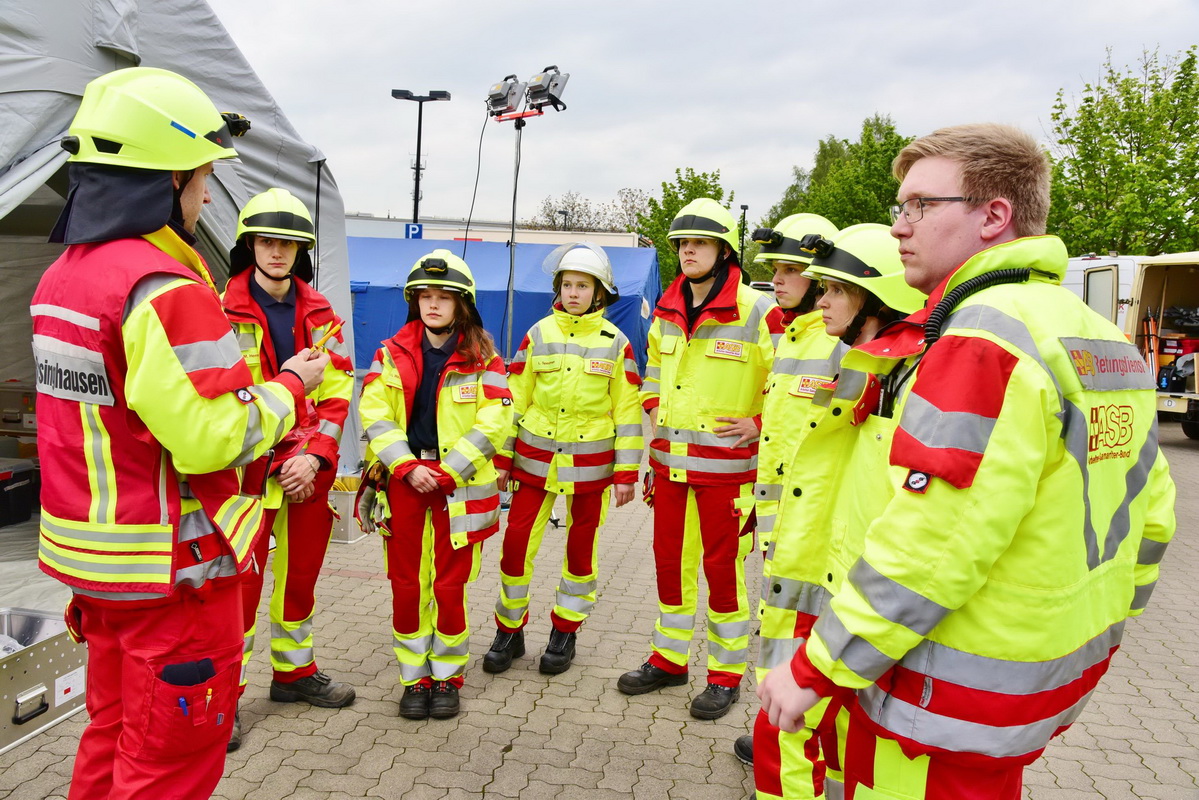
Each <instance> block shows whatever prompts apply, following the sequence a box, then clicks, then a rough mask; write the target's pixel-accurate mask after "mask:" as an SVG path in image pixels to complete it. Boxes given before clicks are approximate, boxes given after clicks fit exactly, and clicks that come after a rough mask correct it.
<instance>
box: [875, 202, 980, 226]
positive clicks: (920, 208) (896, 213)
mask: <svg viewBox="0 0 1199 800" xmlns="http://www.w3.org/2000/svg"><path fill="white" fill-rule="evenodd" d="M973 202H975V198H973V197H912V198H909V199H907V200H904V201H903V202H902V203H898V204H896V205H893V206H891V224H892V225H894V224H895V223H896V222H898V221H899V218H900V216H902V217H903V218H904V219H905V220H906V221H907V222H908V223H909V224H910V223H913V222H919V221H920V220H922V219H924V206H925V205H927V204H928V203H973Z"/></svg>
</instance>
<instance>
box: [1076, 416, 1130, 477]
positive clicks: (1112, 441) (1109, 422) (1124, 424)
mask: <svg viewBox="0 0 1199 800" xmlns="http://www.w3.org/2000/svg"><path fill="white" fill-rule="evenodd" d="M1132 432H1133V414H1132V406H1117V405H1109V406H1095V407H1094V408H1092V409H1091V419H1090V420H1089V423H1088V425H1087V450H1089V451H1090V452H1092V453H1095V452H1096V451H1098V450H1105V451H1106V452H1104V453H1099V454H1098V455H1093V456H1091V457H1090V458H1089V459H1087V461H1088V463H1091V464H1094V463H1095V462H1097V461H1104V460H1106V459H1109V458H1128V456H1130V455H1131V451H1130V450H1118V449H1116V448H1119V447H1123V446H1124V445H1126V444H1128V443H1129V442H1131V441H1132Z"/></svg>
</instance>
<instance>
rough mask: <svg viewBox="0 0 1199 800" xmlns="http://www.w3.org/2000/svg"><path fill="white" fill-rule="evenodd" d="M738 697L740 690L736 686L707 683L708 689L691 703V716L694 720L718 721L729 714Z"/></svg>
mask: <svg viewBox="0 0 1199 800" xmlns="http://www.w3.org/2000/svg"><path fill="white" fill-rule="evenodd" d="M740 696H741V689H740V688H739V687H737V686H720V685H719V684H715V683H709V684H708V688H706V689H704V690H703V691H702V692H701V693H700V694H698V695H696V696H695V699H694V700H692V701H691V716H693V717H695V718H696V719H720V718H721V717H723V716H724V715H725V714H727V713H729V709H730V708H732V707H733V703H735V702H737V698H738V697H740Z"/></svg>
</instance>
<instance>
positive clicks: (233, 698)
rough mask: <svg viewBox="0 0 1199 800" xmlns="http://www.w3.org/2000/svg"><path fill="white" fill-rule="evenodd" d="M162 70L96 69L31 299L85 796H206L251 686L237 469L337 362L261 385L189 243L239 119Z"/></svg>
mask: <svg viewBox="0 0 1199 800" xmlns="http://www.w3.org/2000/svg"><path fill="white" fill-rule="evenodd" d="M230 120H232V121H233V122H234V123H235V124H237V123H241V124H243V125H244V124H245V120H244V119H241V118H237V117H231V118H223V117H222V115H221V114H219V113H218V112H217V110H216V108H215V107H213V104H212V102H211V101H210V100H209V99H208V98H207V97H206V96H205V95H204V93H203V92H202V91H201V90H200V89H199V87H197V86H196V85H195V84H193V83H191V81H188V80H187V79H186V78H183V77H181V76H179V75H176V74H174V73H172V72H168V71H166V70H160V69H151V68H141V67H139V68H133V69H125V70H117V71H115V72H112V73H109V74H107V75H104V76H102V77H100V78H97V79H96V80H94V81H92V82H91V83H90V84H88V86H87V88H86V89H85V90H84V94H83V100H82V103H81V105H80V107H79V111H78V113H77V114H76V116H75V119H74V121H73V122H72V123H71V127H70V130H69V135H68V136H67V137H66V138H65V139H64V140H63V146H64V148H66V149H67V150H68V151H69V152H70V153H71V154H72V155H71V159H70V168H69V176H70V180H71V189H70V193H69V195H68V200H67V205H66V208H65V209H64V210H63V213H62V216H61V217H60V218H59V221H58V224H57V225H56V226H55V228H54V232H53V234H52V235H51V239H52V241H56V242H62V243H65V244H67V245H68V247H67V249H66V251H65V252H64V253H63V255H62V256H61V257H60V258H59V259H58V260H57V261H56V262H55V263H54V264H53V265H51V266H50V268H49V269H48V270H47V271H46V274H45V275H44V276H43V277H42V280H41V282H40V283H39V284H38V288H37V291H36V292H35V294H34V297H33V305H32V307H31V308H30V312H31V314H32V316H33V349H34V355H35V358H36V361H37V390H38V399H37V414H38V435H39V438H41V440H42V442H43V444H44V445H46V446H43V448H42V450H41V468H42V476H43V484H42V495H41V502H42V515H41V545H40V558H41V566H42V569H43V571H45V572H47V573H49V574H50V575H53V576H54V577H56V578H58V579H59V580H60V581H62V582H63V583H65V584H67V585H68V586H70V587H71V589H72V591H73V592H74V598H73V600H72V601H71V604H70V606H69V607H68V609H67V621H68V625H69V626H70V628H71V630H72V631H73V633H74V634H76V635H77V636H78V637H80V638H81V639H82V640H83V641H86V642H87V644H88V669H87V692H86V695H87V710H88V715H89V722H88V725H87V727H86V728H85V729H84V731H83V734H82V736H81V738H80V741H79V752H78V754H77V756H76V759H75V768H74V774H73V777H72V781H71V790H70V797H71V798H72V800H84V799H85V798H86V799H89V800H90V798H97V799H98V798H108V797H121V798H131V799H133V800H150V799H151V798H161V797H163V796H164V794H171V795H173V796H177V797H195V798H203V797H208V796H209V795H210V794H211V793H212V790H213V788H214V787H215V786H216V784H217V781H218V780H220V777H221V772H222V770H223V768H224V762H225V744H226V742H227V741H228V738H229V734H230V730H231V728H232V726H233V714H234V708H235V706H236V703H237V673H238V670H239V666H240V662H241V630H240V628H241V622H240V620H241V580H240V574H239V573H241V572H242V571H244V570H245V569H247V568H248V565H249V560H250V551H251V549H252V547H253V544H254V539H255V536H256V535H257V534H258V532H259V530H260V527H261V526H260V523H261V520H262V502H261V499H260V498H257V497H248V496H244V495H242V494H241V478H242V475H241V473H242V470H241V469H240V467H242V466H244V465H246V464H249V463H250V462H252V461H253V460H254V459H256V458H258V457H259V456H261V455H262V454H264V453H265V452H266V451H267V450H268V449H270V448H271V447H273V446H274V445H275V444H276V443H277V441H278V440H279V438H280V437H281V436H283V434H284V433H285V432H286V431H287V430H288V429H289V428H290V427H291V425H292V423H293V422H294V420H295V408H296V407H297V406H298V405H301V404H303V402H304V395H305V392H306V391H308V390H311V389H313V388H315V387H316V386H317V384H318V383H319V382H320V378H321V375H322V374H323V373H324V369H325V366H326V364H327V363H328V358H327V357H326V356H324V355H320V354H317V353H313V352H311V351H308V350H302V351H301V352H299V353H297V354H296V355H295V356H293V357H292V358H291V359H289V360H288V361H286V362H284V363H283V364H282V365H281V368H280V372H279V374H278V375H277V376H276V377H275V378H274V379H273V380H271V381H265V382H258V383H255V382H254V380H253V377H252V375H251V373H250V370H249V369H248V368H247V366H246V363H245V361H243V360H242V358H241V354H240V352H239V351H238V348H237V341H236V337H234V335H233V332H232V331H231V330H230V329H229V322H228V320H227V319H226V318H225V315H224V313H222V311H221V304H220V299H219V298H218V297H217V293H216V289H215V287H214V286H213V284H212V277H211V276H210V274H209V272H208V269H207V267H206V266H205V264H204V261H203V259H202V258H201V257H200V255H199V253H198V252H196V250H195V248H194V244H195V237H194V232H195V229H196V224H197V222H198V220H199V217H200V210H201V209H202V208H203V206H204V204H205V203H207V202H209V199H210V196H209V193H208V188H207V179H208V177H209V175H210V174H211V172H212V162H213V161H214V160H216V159H222V158H232V157H234V156H235V155H236V153H235V151H234V150H233V146H232V137H231V134H230V129H229V126H228V122H229V121H230Z"/></svg>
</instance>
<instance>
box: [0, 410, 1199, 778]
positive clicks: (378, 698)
mask: <svg viewBox="0 0 1199 800" xmlns="http://www.w3.org/2000/svg"><path fill="white" fill-rule="evenodd" d="M1163 442H1164V446H1165V448H1166V451H1167V456H1168V457H1169V459H1170V462H1171V465H1172V467H1173V472H1174V477H1175V480H1176V481H1177V482H1178V488H1179V498H1178V504H1177V510H1178V516H1179V520H1180V524H1179V533H1178V535H1177V537H1176V538H1175V541H1174V543H1173V544H1172V545H1171V547H1170V549H1169V552H1168V553H1167V556H1166V560H1165V562H1164V564H1163V566H1162V577H1161V581H1160V582H1159V585H1158V588H1157V591H1156V592H1155V594H1154V596H1153V602H1152V604H1151V605H1150V608H1149V610H1148V612H1147V613H1146V614H1145V615H1143V616H1142V617H1141V618H1140V619H1137V620H1133V621H1130V623H1129V626H1128V630H1127V633H1126V635H1125V639H1124V646H1123V648H1122V649H1121V651H1120V652H1119V653H1118V654H1117V656H1116V657H1115V659H1114V661H1113V664H1112V667H1111V670H1110V671H1109V673H1108V675H1107V676H1106V677H1105V678H1104V680H1103V681H1102V683H1101V684H1100V687H1099V689H1098V690H1097V691H1096V692H1095V695H1094V697H1093V698H1092V700H1091V702H1090V705H1089V706H1088V707H1087V709H1086V711H1085V712H1084V713H1083V715H1082V717H1081V719H1080V720H1079V721H1078V722H1077V723H1076V724H1075V725H1074V727H1073V728H1071V729H1070V730H1069V731H1068V732H1067V733H1066V734H1065V735H1064V736H1062V737H1060V738H1059V739H1057V740H1055V741H1054V742H1053V743H1052V744H1051V745H1050V747H1049V749H1048V750H1047V752H1046V755H1045V757H1044V758H1042V759H1040V760H1039V761H1037V762H1036V763H1035V764H1033V765H1032V766H1031V767H1030V768H1029V769H1028V770H1027V771H1026V773H1025V776H1026V787H1025V791H1024V797H1025V798H1026V799H1027V800H1074V799H1075V798H1078V800H1083V798H1097V797H1102V798H1107V800H1118V799H1120V798H1152V799H1153V800H1199V750H1197V748H1196V745H1195V743H1196V742H1199V716H1197V715H1199V618H1197V617H1196V615H1195V613H1194V610H1193V606H1194V601H1195V597H1196V595H1195V591H1194V588H1193V584H1192V583H1191V581H1193V580H1195V578H1194V576H1195V575H1197V574H1199V539H1197V538H1196V535H1195V533H1194V530H1195V522H1196V520H1199V442H1188V441H1187V440H1186V439H1185V438H1184V437H1183V435H1182V433H1181V431H1180V430H1179V427H1178V425H1177V424H1167V425H1163ZM499 549H500V548H499V538H498V537H497V538H493V539H491V540H489V541H488V542H487V543H486V544H485V545H484V566H483V569H482V571H481V574H480V577H479V580H478V581H477V582H476V583H475V584H474V585H473V586H472V587H471V598H470V613H471V625H472V631H473V634H472V637H471V647H472V650H473V657H472V659H471V664H470V668H469V672H468V674H467V680H466V686H465V687H464V689H463V690H462V707H463V713H462V714H461V715H460V716H459V717H457V718H456V719H453V720H447V721H437V720H426V721H419V722H414V721H411V720H405V719H402V718H400V717H399V716H398V707H397V704H398V701H399V697H400V693H401V690H400V688H399V686H398V674H399V670H398V668H397V666H396V662H395V657H394V655H393V653H392V651H391V633H390V591H389V588H388V584H387V581H386V579H385V576H384V574H383V571H382V552H381V547H380V545H379V542H378V540H377V539H374V538H373V537H372V538H367V539H363V540H361V541H359V542H357V543H356V544H352V545H343V544H334V545H332V546H331V549H330V554H329V558H328V559H327V563H326V565H325V569H324V571H323V575H322V579H321V582H320V584H319V585H318V593H319V596H320V605H319V610H318V613H317V618H316V631H317V648H318V649H317V652H318V658H319V662H320V664H321V666H322V668H323V669H324V670H325V671H327V672H329V673H330V674H332V675H334V676H335V677H336V678H337V679H339V680H345V681H348V682H350V683H351V684H353V685H354V686H355V687H357V690H358V700H357V702H355V704H354V705H353V706H351V707H350V708H346V709H341V710H328V709H320V708H313V707H311V706H307V705H302V704H293V705H285V704H278V703H273V702H271V701H270V700H269V699H268V687H269V681H270V669H269V664H268V663H267V658H266V652H265V647H266V644H267V643H266V642H265V637H260V643H259V648H258V652H257V653H256V654H255V659H254V662H253V664H252V666H251V678H250V687H249V689H248V691H247V693H246V697H245V700H244V702H243V705H242V709H243V711H242V719H243V722H244V724H245V725H246V726H247V730H246V732H245V735H244V743H243V745H242V748H241V750H239V751H238V752H236V753H234V754H232V755H230V756H229V759H228V762H227V764H226V769H225V777H224V778H223V780H222V781H221V783H220V785H219V786H218V787H217V792H216V795H215V796H216V797H218V798H222V799H223V800H240V799H241V798H253V799H254V800H274V799H275V798H284V797H286V798H291V800H343V799H344V798H371V797H384V798H400V797H404V798H413V800H417V799H418V798H420V799H423V798H428V800H433V799H434V798H475V797H488V798H517V797H519V798H534V799H535V798H557V797H559V796H563V795H565V796H572V795H578V796H585V797H587V798H589V800H606V799H607V798H628V797H634V798H645V799H646V800H650V799H651V798H686V799H687V800H693V799H694V800H702V799H703V798H713V800H715V799H716V798H740V797H746V796H751V795H752V790H753V784H752V778H751V777H750V775H749V774H748V771H747V769H746V768H745V767H743V766H742V765H741V763H740V762H739V761H737V760H736V758H734V757H733V755H732V751H731V746H732V742H733V739H734V738H736V737H737V736H738V735H740V734H742V733H745V732H746V731H748V730H749V725H750V722H751V720H752V718H753V715H754V714H755V713H756V711H757V700H756V698H755V697H754V696H753V683H752V680H751V681H749V682H748V683H747V685H746V687H745V688H743V690H742V699H741V702H740V703H738V704H737V705H736V706H735V707H734V710H733V711H732V712H731V713H730V714H728V716H726V717H725V718H724V719H721V720H717V721H714V722H711V721H708V722H701V721H698V720H694V719H692V718H691V716H690V715H689V714H688V710H687V709H688V702H689V698H690V696H691V695H692V694H694V693H696V692H698V691H700V690H702V689H703V674H704V670H703V663H704V661H703V658H704V656H705V652H706V651H705V649H704V647H703V645H700V646H699V647H697V648H696V651H693V659H692V672H691V674H692V680H691V685H690V687H678V688H669V689H665V690H663V691H661V692H658V693H651V694H648V695H642V696H639V697H626V696H625V695H622V694H620V693H618V692H617V691H616V688H615V683H616V678H617V677H618V676H619V675H620V673H621V672H624V671H625V670H628V669H632V668H634V667H636V666H638V665H639V664H641V662H642V661H643V660H644V659H645V657H646V656H647V655H648V648H649V637H650V634H651V632H652V629H653V624H654V619H655V615H656V603H655V593H654V571H653V558H652V555H651V549H650V514H649V511H648V510H647V509H646V508H645V506H644V505H643V504H642V503H641V502H640V501H637V502H635V503H632V504H630V505H628V506H626V507H625V508H623V509H618V510H617V509H614V510H613V511H612V512H611V513H610V514H609V517H608V525H607V527H606V528H605V530H604V533H603V535H602V538H601V541H600V555H601V570H602V571H601V575H600V578H601V586H602V591H601V595H600V599H599V603H598V605H597V607H596V610H595V613H594V614H593V616H592V617H591V619H590V620H589V622H588V623H587V625H586V626H585V627H584V628H583V630H582V632H581V634H580V638H579V646H578V656H577V658H576V660H575V664H574V666H573V667H572V668H571V669H570V670H569V671H568V672H566V673H564V674H562V675H558V676H552V677H551V676H543V675H541V674H539V673H538V672H537V658H538V657H539V655H540V653H541V651H542V650H543V649H544V647H545V641H546V639H547V638H548V635H549V621H548V612H549V607H550V605H551V604H552V601H553V588H554V585H555V583H556V580H557V578H556V576H557V570H558V565H559V564H560V561H561V558H562V535H561V533H559V532H554V531H550V532H548V533H547V535H546V537H545V543H544V545H543V547H542V552H541V553H540V554H539V556H538V558H537V572H536V576H535V578H534V583H533V592H532V611H533V616H532V621H531V622H530V625H529V629H528V646H529V653H528V654H527V655H526V656H525V657H524V658H523V659H520V660H519V661H517V662H516V664H515V665H514V666H513V668H512V669H511V670H509V671H508V672H506V673H504V674H502V675H488V674H486V673H484V672H483V671H482V669H481V667H480V666H479V659H480V658H481V656H482V653H483V652H484V651H485V650H486V649H487V646H488V644H489V643H490V641H491V635H492V632H493V630H494V628H493V622H492V617H491V607H492V605H493V603H494V602H495V595H496V591H497V587H498V582H499V579H498V559H499ZM760 567H761V560H760V558H759V557H758V556H757V555H756V554H755V555H753V556H751V557H750V559H749V560H748V562H747V565H746V571H747V575H748V576H749V580H748V582H749V584H750V592H751V597H752V596H756V595H755V592H756V584H757V580H756V577H755V576H756V575H759V574H760ZM268 591H269V588H268ZM698 624H700V625H702V622H701V623H698ZM260 629H261V627H260ZM697 636H698V637H702V631H698V632H697ZM697 641H699V639H698V638H697ZM754 647H755V649H756V645H754ZM85 720H86V714H85V713H80V714H78V715H76V716H75V717H74V718H72V719H70V720H68V721H66V722H64V723H61V724H59V725H58V726H56V727H54V728H51V729H50V730H49V731H47V732H45V733H43V734H41V735H39V736H37V737H35V738H34V739H32V740H31V741H29V742H26V743H25V744H23V745H21V746H19V747H17V748H14V749H13V750H11V751H9V752H8V753H5V754H4V755H2V756H0V800H2V799H4V798H11V800H39V799H40V798H63V797H65V794H66V790H67V784H68V782H69V780H70V774H71V767H72V763H73V761H74V753H75V747H76V744H77V741H78V737H79V734H80V731H81V730H82V729H83V726H84V723H85ZM584 793H585V794H584Z"/></svg>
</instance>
